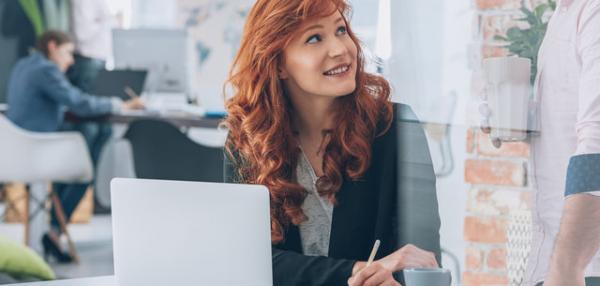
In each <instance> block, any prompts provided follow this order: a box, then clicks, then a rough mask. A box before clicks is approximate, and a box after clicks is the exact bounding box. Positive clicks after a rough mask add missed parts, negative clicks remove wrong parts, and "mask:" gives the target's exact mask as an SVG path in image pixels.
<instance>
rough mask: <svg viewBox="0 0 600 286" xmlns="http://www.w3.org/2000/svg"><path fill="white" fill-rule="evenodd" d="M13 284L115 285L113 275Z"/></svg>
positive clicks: (49, 285)
mask: <svg viewBox="0 0 600 286" xmlns="http://www.w3.org/2000/svg"><path fill="white" fill-rule="evenodd" d="M10 285H14V286H116V282H115V277H114V276H102V277H93V278H82V279H68V280H54V281H46V282H33V283H19V284H10Z"/></svg>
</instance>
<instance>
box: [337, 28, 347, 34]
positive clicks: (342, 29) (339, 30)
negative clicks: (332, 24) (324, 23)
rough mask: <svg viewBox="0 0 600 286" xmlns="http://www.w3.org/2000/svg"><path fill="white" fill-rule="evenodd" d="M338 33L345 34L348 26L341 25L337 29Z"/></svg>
mask: <svg viewBox="0 0 600 286" xmlns="http://www.w3.org/2000/svg"><path fill="white" fill-rule="evenodd" d="M337 33H338V35H343V34H346V26H340V27H339V28H338V29H337Z"/></svg>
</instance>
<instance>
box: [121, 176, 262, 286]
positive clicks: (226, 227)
mask: <svg viewBox="0 0 600 286" xmlns="http://www.w3.org/2000/svg"><path fill="white" fill-rule="evenodd" d="M111 202H112V223H113V225H112V227H113V247H114V266H115V279H116V281H117V285H118V286H134V285H144V286H159V285H160V286H163V285H179V286H186V285H190V286H191V285H194V286H197V285H247V286H271V285H272V284H273V282H272V272H271V271H272V270H271V234H270V217H269V195H268V191H267V188H266V187H264V186H257V185H238V184H219V183H200V182H181V181H159V180H142V179H120V178H118V179H114V180H112V182H111Z"/></svg>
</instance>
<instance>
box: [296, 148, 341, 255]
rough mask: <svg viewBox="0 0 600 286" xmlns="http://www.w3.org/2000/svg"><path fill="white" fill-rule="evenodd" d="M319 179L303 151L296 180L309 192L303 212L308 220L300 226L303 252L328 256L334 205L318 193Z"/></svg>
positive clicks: (297, 168)
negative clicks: (317, 183) (317, 184)
mask: <svg viewBox="0 0 600 286" xmlns="http://www.w3.org/2000/svg"><path fill="white" fill-rule="evenodd" d="M301 150H302V149H301ZM317 179H318V177H317V175H316V174H315V170H314V169H313V168H312V166H311V165H310V162H309V161H308V158H307V157H306V155H305V154H304V151H301V152H300V158H299V160H298V166H297V167H296V180H297V182H298V183H299V184H300V185H301V186H302V187H304V189H306V191H307V192H308V194H307V196H306V198H305V199H304V202H303V203H302V211H303V212H304V215H305V216H306V218H307V220H306V221H304V222H302V223H301V224H300V225H299V230H300V241H301V242H302V252H303V253H304V255H309V256H328V254H329V236H330V234H331V218H332V215H333V204H332V203H331V202H330V201H329V199H327V198H326V197H321V196H319V194H318V193H317V187H316V182H317Z"/></svg>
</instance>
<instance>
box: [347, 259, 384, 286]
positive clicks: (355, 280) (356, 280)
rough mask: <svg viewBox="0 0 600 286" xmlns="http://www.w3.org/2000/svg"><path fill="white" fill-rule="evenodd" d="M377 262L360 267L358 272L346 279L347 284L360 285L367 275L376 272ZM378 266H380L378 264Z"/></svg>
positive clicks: (369, 275) (351, 285) (350, 285)
mask: <svg viewBox="0 0 600 286" xmlns="http://www.w3.org/2000/svg"><path fill="white" fill-rule="evenodd" d="M378 266H379V265H378V264H377V263H374V264H371V265H370V266H369V267H365V268H363V269H361V270H360V271H359V272H358V273H356V274H355V275H354V276H352V277H350V279H348V285H349V286H362V285H363V284H364V283H365V281H366V280H367V279H369V277H371V276H373V274H375V272H377V269H378ZM379 267H380V266H379Z"/></svg>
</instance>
